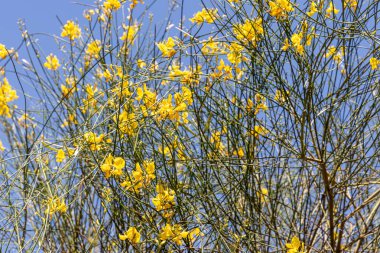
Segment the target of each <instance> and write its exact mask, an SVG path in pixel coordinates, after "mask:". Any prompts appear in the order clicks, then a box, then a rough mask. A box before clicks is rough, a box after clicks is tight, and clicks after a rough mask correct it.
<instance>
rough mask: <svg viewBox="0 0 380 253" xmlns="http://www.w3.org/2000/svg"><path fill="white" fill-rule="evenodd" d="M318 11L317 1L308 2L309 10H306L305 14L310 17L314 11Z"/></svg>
mask: <svg viewBox="0 0 380 253" xmlns="http://www.w3.org/2000/svg"><path fill="white" fill-rule="evenodd" d="M317 12H318V9H317V3H316V2H314V1H312V2H311V3H310V11H308V12H306V14H307V15H308V16H309V17H311V16H313V15H314V14H315V13H317Z"/></svg>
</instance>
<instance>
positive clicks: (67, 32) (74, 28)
mask: <svg viewBox="0 0 380 253" xmlns="http://www.w3.org/2000/svg"><path fill="white" fill-rule="evenodd" d="M80 35H81V29H80V28H79V26H78V25H77V24H75V23H74V21H72V20H68V21H67V23H66V24H65V25H64V26H63V28H62V32H61V37H68V38H69V39H70V40H74V39H76V38H79V37H80Z"/></svg>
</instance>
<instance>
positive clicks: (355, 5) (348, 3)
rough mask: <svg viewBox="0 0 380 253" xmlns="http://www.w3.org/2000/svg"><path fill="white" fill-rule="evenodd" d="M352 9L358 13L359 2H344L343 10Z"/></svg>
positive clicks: (347, 0) (350, 0)
mask: <svg viewBox="0 0 380 253" xmlns="http://www.w3.org/2000/svg"><path fill="white" fill-rule="evenodd" d="M348 6H349V7H351V9H352V10H353V11H356V8H357V7H358V1H357V0H344V2H343V8H347V7H348Z"/></svg>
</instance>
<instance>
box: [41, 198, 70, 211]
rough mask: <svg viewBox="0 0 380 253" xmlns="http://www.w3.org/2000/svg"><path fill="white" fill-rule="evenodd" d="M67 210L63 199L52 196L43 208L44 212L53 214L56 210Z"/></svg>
mask: <svg viewBox="0 0 380 253" xmlns="http://www.w3.org/2000/svg"><path fill="white" fill-rule="evenodd" d="M66 211H67V206H66V204H65V201H63V199H61V198H58V197H52V198H50V199H49V200H48V201H47V208H46V210H45V213H46V214H49V215H53V214H54V213H56V212H60V213H65V212H66Z"/></svg>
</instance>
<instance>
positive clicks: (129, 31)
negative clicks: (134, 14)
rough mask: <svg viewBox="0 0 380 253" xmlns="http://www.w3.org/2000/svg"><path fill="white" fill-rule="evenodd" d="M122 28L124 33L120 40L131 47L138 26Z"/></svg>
mask: <svg viewBox="0 0 380 253" xmlns="http://www.w3.org/2000/svg"><path fill="white" fill-rule="evenodd" d="M123 28H124V30H125V31H124V33H123V35H122V36H121V38H120V39H121V40H123V41H124V42H125V43H127V44H131V45H133V43H134V41H135V38H136V36H137V32H138V26H137V25H131V26H125V25H123Z"/></svg>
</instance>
